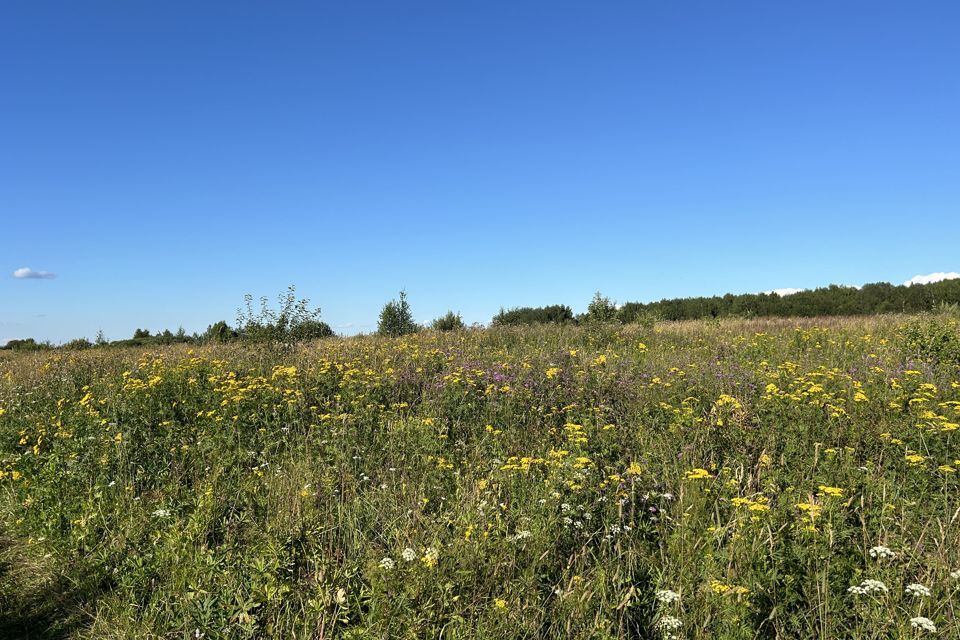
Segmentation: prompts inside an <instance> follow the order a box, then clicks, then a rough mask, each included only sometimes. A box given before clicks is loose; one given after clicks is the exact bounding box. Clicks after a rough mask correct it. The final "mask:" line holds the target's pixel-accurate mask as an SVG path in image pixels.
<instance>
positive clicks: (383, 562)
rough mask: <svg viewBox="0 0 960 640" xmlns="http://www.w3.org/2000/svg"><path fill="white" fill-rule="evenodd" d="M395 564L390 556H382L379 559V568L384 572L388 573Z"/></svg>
mask: <svg viewBox="0 0 960 640" xmlns="http://www.w3.org/2000/svg"><path fill="white" fill-rule="evenodd" d="M396 564H397V563H396V562H394V561H393V558H391V557H390V556H384V557H382V558H381V559H380V568H381V569H383V570H384V571H390V570H391V569H393V568H394V567H395V566H396Z"/></svg>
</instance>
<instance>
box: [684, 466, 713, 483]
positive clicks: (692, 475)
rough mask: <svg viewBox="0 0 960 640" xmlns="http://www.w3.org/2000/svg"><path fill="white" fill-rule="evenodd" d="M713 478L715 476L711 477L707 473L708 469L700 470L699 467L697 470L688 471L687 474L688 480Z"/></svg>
mask: <svg viewBox="0 0 960 640" xmlns="http://www.w3.org/2000/svg"><path fill="white" fill-rule="evenodd" d="M712 477H713V476H712V475H710V472H709V471H707V470H706V469H700V468H699V467H698V468H696V469H693V470H692V471H687V473H686V479H687V480H702V479H704V478H712Z"/></svg>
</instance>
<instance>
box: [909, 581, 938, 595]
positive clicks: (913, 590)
mask: <svg viewBox="0 0 960 640" xmlns="http://www.w3.org/2000/svg"><path fill="white" fill-rule="evenodd" d="M905 592H906V593H908V594H910V595H912V596H913V597H915V598H929V597H930V595H931V593H932V592H931V591H930V587H925V586H923V585H922V584H919V583H917V582H914V583H913V584H908V585H907V588H906V590H905Z"/></svg>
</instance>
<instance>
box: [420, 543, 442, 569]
mask: <svg viewBox="0 0 960 640" xmlns="http://www.w3.org/2000/svg"><path fill="white" fill-rule="evenodd" d="M439 557H440V552H439V551H437V550H436V549H434V548H433V547H429V548H427V550H426V551H424V552H423V557H422V558H420V562H422V563H423V566H425V567H426V568H427V569H433V568H434V567H435V566H437V558H439Z"/></svg>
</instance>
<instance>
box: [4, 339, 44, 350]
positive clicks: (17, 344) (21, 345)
mask: <svg viewBox="0 0 960 640" xmlns="http://www.w3.org/2000/svg"><path fill="white" fill-rule="evenodd" d="M0 348H3V349H7V350H9V351H42V350H44V349H50V348H52V346H51V344H50V343H49V342H37V341H36V340H34V339H33V338H24V339H23V340H9V341H7V344H5V345H4V346H3V347H0Z"/></svg>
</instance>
